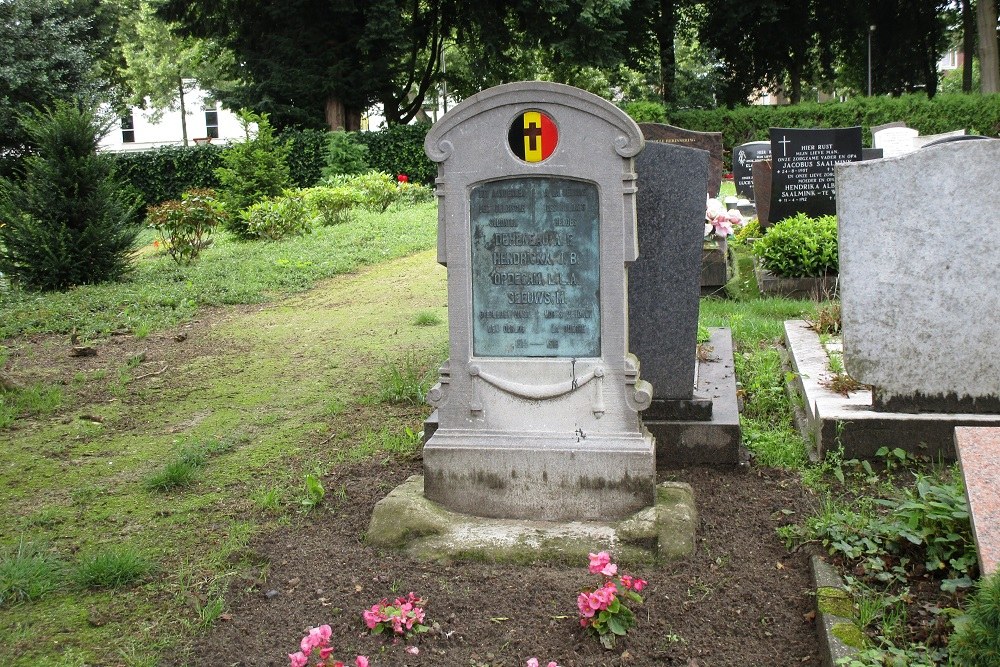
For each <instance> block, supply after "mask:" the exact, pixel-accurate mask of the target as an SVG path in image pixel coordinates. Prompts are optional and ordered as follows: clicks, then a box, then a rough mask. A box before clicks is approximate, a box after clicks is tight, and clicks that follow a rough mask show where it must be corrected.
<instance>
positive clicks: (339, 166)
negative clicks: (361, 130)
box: [323, 131, 368, 177]
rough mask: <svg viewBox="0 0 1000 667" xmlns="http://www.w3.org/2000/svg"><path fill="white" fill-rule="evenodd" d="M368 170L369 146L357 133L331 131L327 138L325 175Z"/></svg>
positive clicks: (356, 172)
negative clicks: (362, 141)
mask: <svg viewBox="0 0 1000 667" xmlns="http://www.w3.org/2000/svg"><path fill="white" fill-rule="evenodd" d="M367 170H368V146H366V145H365V144H363V143H361V141H360V140H359V139H358V138H357V135H356V134H348V133H347V132H339V131H338V132H330V133H328V134H327V138H326V166H325V167H324V168H323V176H325V177H330V176H336V175H338V174H360V173H362V172H365V171H367Z"/></svg>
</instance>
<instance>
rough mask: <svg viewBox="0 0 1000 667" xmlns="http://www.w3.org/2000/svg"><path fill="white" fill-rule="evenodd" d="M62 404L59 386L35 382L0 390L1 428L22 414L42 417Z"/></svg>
mask: <svg viewBox="0 0 1000 667" xmlns="http://www.w3.org/2000/svg"><path fill="white" fill-rule="evenodd" d="M0 368H2V366H0ZM62 404H63V392H62V389H60V388H59V387H47V386H45V385H42V384H34V385H31V386H30V387H25V388H24V389H15V390H13V391H2V390H0V429H2V428H7V427H8V426H10V425H11V424H13V423H14V420H15V419H17V418H18V417H20V416H27V417H40V416H45V415H49V414H52V413H53V412H55V411H56V410H57V409H58V408H59V407H60V406H61V405H62Z"/></svg>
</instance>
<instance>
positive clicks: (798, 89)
mask: <svg viewBox="0 0 1000 667" xmlns="http://www.w3.org/2000/svg"><path fill="white" fill-rule="evenodd" d="M788 78H789V80H790V81H791V84H792V86H791V88H792V89H791V91H789V100H788V101H789V102H790V103H791V104H798V103H799V102H801V101H802V71H801V69H800V68H799V67H792V68H791V69H789V70H788Z"/></svg>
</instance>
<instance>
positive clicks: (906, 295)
mask: <svg viewBox="0 0 1000 667" xmlns="http://www.w3.org/2000/svg"><path fill="white" fill-rule="evenodd" d="M998 165H1000V141H998V140H994V139H982V140H975V141H961V142H953V143H948V144H942V145H938V146H928V147H926V148H924V149H922V150H919V151H917V152H914V153H910V154H908V155H904V156H901V157H897V158H889V159H883V160H875V161H872V162H858V163H854V164H843V165H837V169H836V178H837V218H838V233H839V241H840V297H841V308H842V317H843V335H844V361H845V364H846V367H847V370H848V372H849V373H850V374H851V375H852V376H853V377H854V378H855V379H857V380H859V381H860V382H863V383H865V384H870V385H873V386H874V397H875V403H876V407H880V406H882V407H884V408H885V409H893V406H896V407H897V408H899V409H903V410H906V411H937V412H1000V327H998V322H1000V268H998V267H1000V242H998V240H997V236H996V230H995V225H994V224H993V219H994V218H995V215H994V214H993V209H992V208H991V207H990V205H989V204H988V202H989V198H990V196H991V195H990V193H991V192H993V191H995V190H996V188H997V187H998V186H1000V177H998V176H997V169H998ZM994 199H995V198H994Z"/></svg>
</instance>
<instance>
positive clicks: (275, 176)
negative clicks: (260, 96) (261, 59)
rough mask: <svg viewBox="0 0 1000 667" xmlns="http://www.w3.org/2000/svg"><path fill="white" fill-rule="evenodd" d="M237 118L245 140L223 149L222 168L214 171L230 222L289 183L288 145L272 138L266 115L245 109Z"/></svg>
mask: <svg viewBox="0 0 1000 667" xmlns="http://www.w3.org/2000/svg"><path fill="white" fill-rule="evenodd" d="M239 118H240V125H242V126H243V132H244V134H245V135H246V139H245V140H244V141H239V142H235V143H231V144H229V145H228V146H226V148H225V150H223V151H222V164H223V166H222V167H219V168H218V169H216V170H215V174H216V176H218V178H219V186H220V195H221V197H222V201H223V202H224V203H225V204H226V208H227V210H228V211H229V213H230V218H229V219H230V221H236V220H238V219H239V216H238V215H237V213H238V212H239V211H241V210H243V209H245V208H247V207H248V206H251V205H253V204H255V203H256V202H258V201H260V200H262V199H264V198H265V197H277V196H279V195H281V193H282V192H284V190H285V188H287V187H288V186H289V184H290V181H291V176H290V171H289V169H288V161H287V160H288V145H287V144H285V143H283V142H281V141H279V140H278V138H277V137H276V136H275V135H274V128H273V127H272V126H271V123H270V122H268V120H267V114H255V113H253V112H252V111H247V110H245V109H244V110H243V111H240V113H239ZM252 124H256V125H257V132H256V134H253V135H252V133H251V129H250V126H251V125H252ZM239 229H240V226H239V225H237V227H236V228H235V229H234V231H236V232H237V233H240V232H239Z"/></svg>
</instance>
